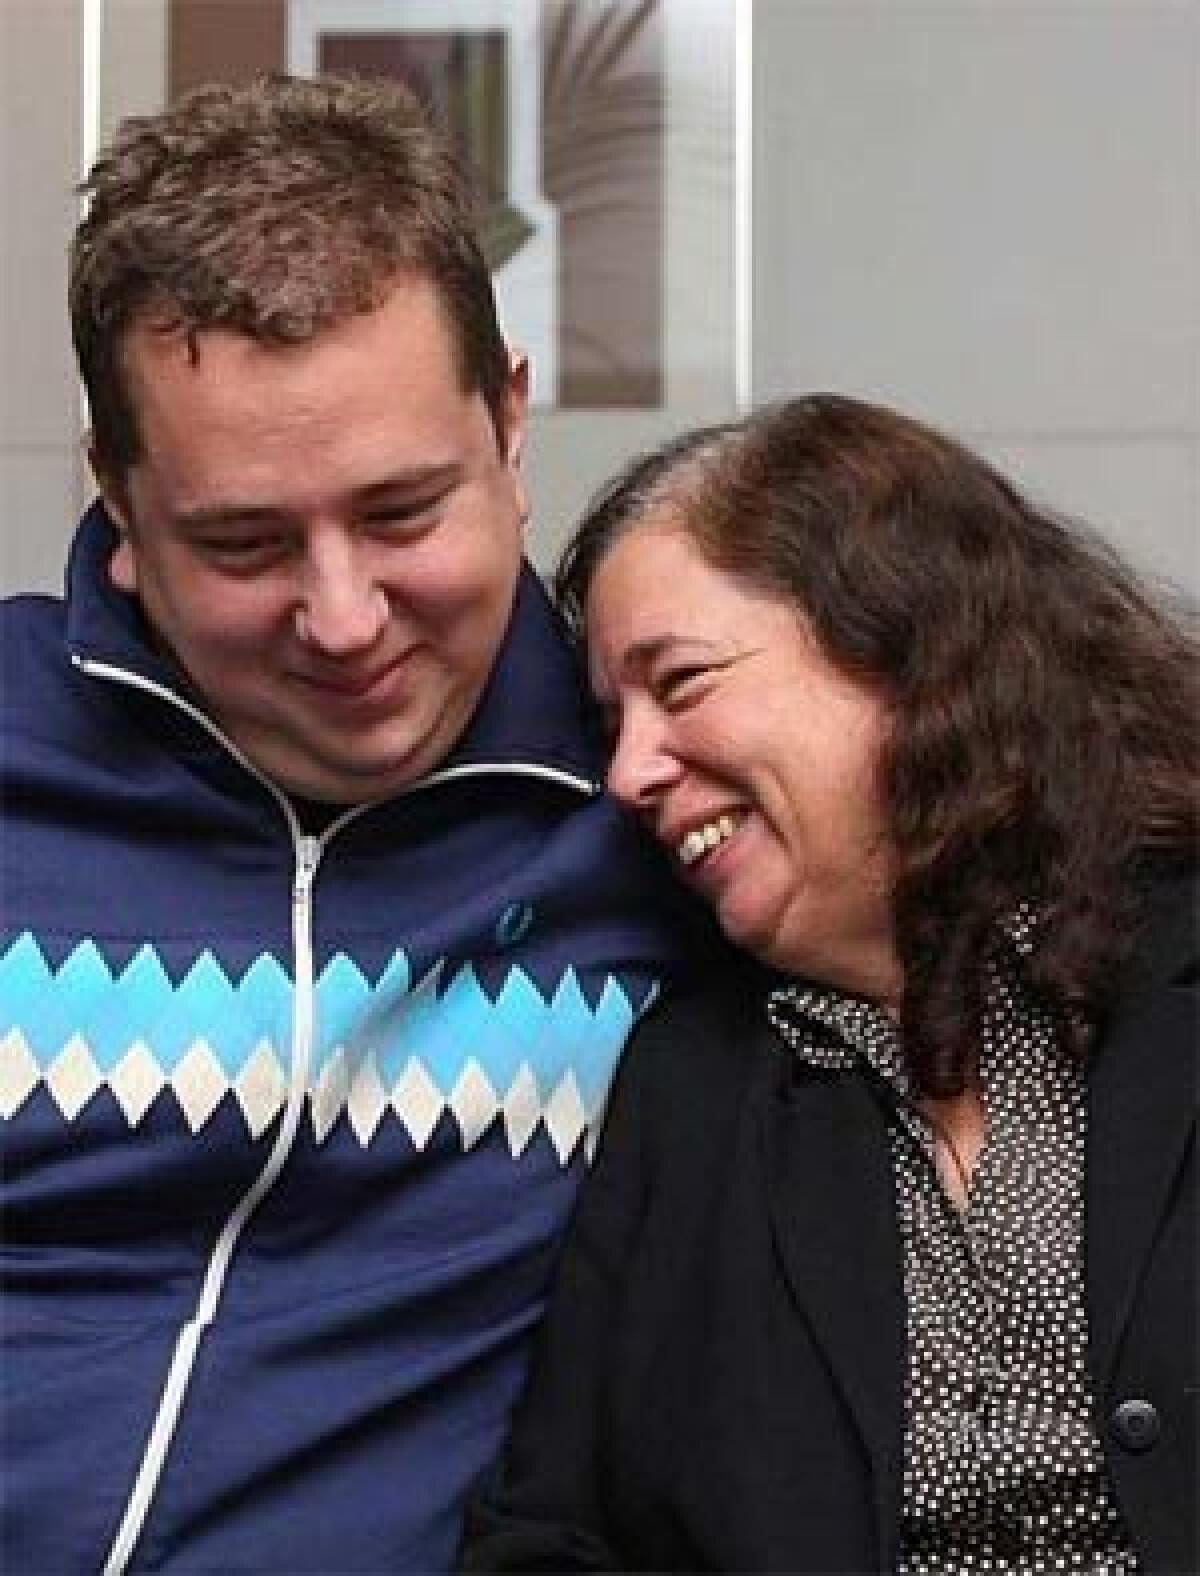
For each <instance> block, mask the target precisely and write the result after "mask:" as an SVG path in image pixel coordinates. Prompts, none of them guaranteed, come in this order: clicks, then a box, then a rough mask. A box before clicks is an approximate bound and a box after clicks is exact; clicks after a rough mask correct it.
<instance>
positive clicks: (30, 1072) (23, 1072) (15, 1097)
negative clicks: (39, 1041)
mask: <svg viewBox="0 0 1200 1576" xmlns="http://www.w3.org/2000/svg"><path fill="white" fill-rule="evenodd" d="M41 1076H42V1070H41V1068H40V1067H39V1066H38V1064H37V1062H36V1061H35V1059H34V1056H33V1052H32V1051H31V1050H30V1049H29V1046H28V1045H27V1044H26V1042H25V1036H24V1035H23V1034H22V1033H21V1031H20V1029H10V1030H9V1031H8V1033H7V1034H6V1035H5V1036H4V1038H3V1039H2V1040H0V1116H2V1117H4V1119H5V1121H7V1120H8V1118H9V1117H11V1116H15V1114H16V1113H17V1112H18V1111H19V1110H20V1109H21V1107H22V1106H23V1105H24V1104H25V1102H26V1100H28V1098H29V1096H30V1095H31V1094H32V1093H33V1090H34V1087H35V1085H36V1084H37V1083H38V1080H39V1079H40V1078H41Z"/></svg>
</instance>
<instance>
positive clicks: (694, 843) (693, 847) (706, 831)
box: [677, 815, 733, 865]
mask: <svg viewBox="0 0 1200 1576" xmlns="http://www.w3.org/2000/svg"><path fill="white" fill-rule="evenodd" d="M732 836H733V817H732V816H731V815H720V816H718V817H717V819H716V820H715V821H708V822H706V823H705V825H704V826H697V827H696V828H694V830H692V831H690V832H689V833H688V835H687V836H686V837H685V838H684V840H683V842H682V843H680V845H679V848H678V849H677V853H678V855H679V862H680V864H682V865H694V864H695V863H696V861H697V859H699V858H701V857H702V856H703V855H704V854H709V853H711V852H712V850H713V849H714V848H719V847H720V845H721V844H722V843H724V842H727V841H728V840H729V838H731V837H732Z"/></svg>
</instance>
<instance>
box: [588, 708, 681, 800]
mask: <svg viewBox="0 0 1200 1576" xmlns="http://www.w3.org/2000/svg"><path fill="white" fill-rule="evenodd" d="M678 777H679V762H678V761H677V759H676V758H675V756H674V755H673V754H672V753H671V751H670V749H669V748H668V741H667V738H666V736H665V733H664V730H663V728H662V726H661V724H660V723H658V722H656V721H655V720H653V719H651V718H642V719H635V718H632V717H628V716H627V717H626V718H625V719H624V720H623V721H622V723H621V727H620V730H619V732H618V734H617V740H616V745H615V746H614V749H613V753H612V759H611V760H610V761H609V764H608V774H607V777H606V779H605V783H606V786H607V788H608V791H609V793H610V794H611V795H612V796H613V798H614V799H616V800H618V801H619V802H620V803H621V804H623V805H625V806H626V808H627V809H630V810H639V811H643V812H644V811H648V810H651V809H653V808H654V806H655V805H656V804H657V802H658V800H659V798H660V797H661V795H662V793H663V791H664V789H666V788H668V787H669V786H670V785H671V784H672V783H673V782H675V781H676V780H677V779H678Z"/></svg>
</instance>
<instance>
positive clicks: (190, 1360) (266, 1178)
mask: <svg viewBox="0 0 1200 1576" xmlns="http://www.w3.org/2000/svg"><path fill="white" fill-rule="evenodd" d="M287 814H288V819H289V822H290V824H291V828H292V837H293V842H294V846H295V853H296V865H295V877H294V880H293V884H292V952H293V958H294V962H295V990H294V994H293V999H292V1050H291V1058H290V1070H289V1076H288V1093H287V1103H286V1104H285V1106H284V1111H283V1120H282V1121H281V1122H280V1124H279V1130H278V1132H277V1133H276V1134H275V1142H274V1143H273V1144H272V1145H271V1152H270V1154H269V1155H268V1156H267V1160H266V1164H265V1165H264V1166H263V1168H262V1170H261V1171H260V1172H259V1174H258V1177H257V1178H256V1179H255V1181H254V1183H253V1184H252V1185H251V1186H250V1188H249V1189H248V1190H247V1191H246V1192H245V1193H244V1194H243V1195H242V1198H241V1200H240V1202H239V1203H238V1205H237V1208H236V1209H235V1210H234V1211H233V1213H232V1214H231V1215H230V1216H229V1218H228V1219H227V1220H226V1222H225V1224H224V1226H223V1227H222V1228H221V1231H220V1233H219V1234H218V1236H217V1240H216V1242H215V1243H214V1244H213V1249H212V1252H211V1254H210V1255H209V1260H208V1268H207V1269H206V1270H205V1273H204V1279H203V1281H202V1282H201V1286H200V1296H199V1298H198V1300H197V1302H196V1307H195V1310H194V1312H193V1313H192V1316H191V1318H189V1319H188V1320H187V1321H186V1323H185V1324H184V1325H183V1326H182V1327H181V1329H180V1331H179V1335H178V1337H177V1339H176V1342H175V1350H174V1352H173V1354H172V1356H171V1366H170V1368H169V1369H168V1371H167V1380H166V1383H165V1385H164V1386H163V1391H162V1395H161V1396H160V1398H159V1404H158V1410H157V1412H156V1413H155V1417H154V1423H153V1425H152V1427H151V1429H150V1437H149V1439H148V1440H147V1441H146V1448H145V1450H144V1451H143V1453H142V1459H141V1462H140V1464H139V1466H138V1471H137V1476H136V1477H135V1478H134V1482H133V1489H132V1490H131V1492H130V1495H129V1499H128V1500H127V1501H126V1505H125V1511H124V1514H123V1516H122V1517H121V1522H120V1525H119V1526H118V1528H117V1533H116V1536H115V1538H114V1539H113V1543H112V1547H111V1548H110V1549H109V1552H108V1558H107V1559H106V1560H105V1562H104V1568H103V1572H104V1576H121V1573H122V1572H124V1571H125V1569H126V1568H127V1566H128V1564H129V1560H130V1557H131V1556H132V1554H133V1551H134V1548H135V1547H136V1545H137V1541H138V1538H139V1537H140V1535H141V1532H142V1528H143V1527H144V1526H145V1523H146V1517H147V1516H148V1515H149V1513H150V1506H151V1504H152V1503H153V1499H154V1493H155V1490H156V1489H157V1487H158V1484H159V1480H160V1479H161V1477H162V1472H163V1468H164V1466H165V1465H166V1460H167V1454H168V1452H169V1450H170V1447H171V1441H172V1439H173V1438H174V1435H175V1429H176V1427H177V1425H178V1422H179V1416H180V1413H181V1411H182V1409H183V1402H184V1397H185V1396H186V1394H187V1387H188V1382H189V1380H190V1379H191V1376H192V1371H193V1369H194V1367H195V1363H196V1357H197V1355H198V1353H199V1350H200V1339H201V1337H202V1336H203V1334H204V1332H205V1330H207V1329H208V1327H209V1325H211V1324H212V1322H213V1320H214V1319H215V1318H216V1314H217V1308H218V1305H219V1303H220V1300H221V1293H222V1291H223V1290H224V1287H225V1280H226V1277H227V1275H228V1272H229V1266H230V1263H231V1262H232V1259H233V1254H234V1250H235V1249H236V1247H237V1244H238V1240H239V1238H240V1237H241V1235H242V1232H243V1231H244V1230H245V1228H246V1226H247V1225H248V1223H249V1221H250V1219H251V1217H252V1216H253V1214H254V1212H255V1210H257V1209H258V1207H259V1205H260V1204H261V1203H262V1201H263V1200H264V1199H265V1198H266V1196H267V1194H268V1193H269V1192H270V1191H271V1189H272V1188H273V1187H274V1186H275V1183H276V1182H277V1180H278V1179H279V1174H280V1172H281V1171H282V1170H283V1167H284V1163H285V1162H286V1160H287V1158H288V1155H289V1154H290V1153H291V1150H292V1146H293V1144H294V1143H295V1141H296V1134H297V1133H298V1131H299V1129H300V1121H301V1117H302V1116H303V1113H304V1100H305V1096H306V1095H307V1093H308V1076H309V1069H310V1067H311V1066H312V1052H313V1038H314V1027H315V1020H316V1011H315V994H316V992H315V984H314V979H313V945H312V888H313V881H314V879H315V877H316V873H317V866H318V864H319V863H320V859H321V853H322V848H323V844H322V841H321V839H319V838H316V837H309V836H306V835H305V834H304V833H302V832H301V831H300V828H299V825H298V823H297V822H296V819H295V815H294V813H293V811H292V809H291V806H290V805H289V806H287ZM342 819H343V821H344V820H345V817H343V818H342ZM331 830H332V828H331Z"/></svg>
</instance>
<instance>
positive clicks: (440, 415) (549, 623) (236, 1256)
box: [0, 80, 672, 1576]
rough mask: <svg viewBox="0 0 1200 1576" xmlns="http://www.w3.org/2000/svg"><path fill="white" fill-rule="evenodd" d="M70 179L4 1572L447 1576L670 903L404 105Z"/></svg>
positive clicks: (382, 92)
mask: <svg viewBox="0 0 1200 1576" xmlns="http://www.w3.org/2000/svg"><path fill="white" fill-rule="evenodd" d="M88 184H89V190H90V194H91V207H90V209H89V212H88V215H87V217H86V218H85V219H84V221H83V222H82V223H81V225H80V227H79V230H78V233H77V235H76V238H75V244H74V248H73V253H72V262H71V282H70V298H71V313H72V323H73V331H74V338H75V345H76V349H77V353H78V357H79V362H80V367H81V371H82V375H83V379H84V382H85V385H86V387H87V392H88V396H89V399H90V403H91V411H92V418H93V423H94V431H93V434H92V439H91V458H92V463H93V468H94V471H95V475H96V478H97V482H98V486H99V492H100V495H101V502H100V503H98V504H97V505H96V506H95V507H93V508H92V509H91V510H89V512H88V513H87V514H86V515H85V517H84V519H83V521H82V523H81V525H80V527H79V531H78V534H77V537H76V539H75V542H74V545H73V548H72V552H71V559H70V564H69V569H68V588H67V596H66V600H65V603H59V602H57V601H54V600H51V599H48V598H40V597H18V598H15V599H13V601H12V602H11V603H9V604H8V605H7V606H6V608H5V611H4V615H3V641H4V645H3V656H2V661H3V670H2V671H3V678H4V685H3V693H4V730H5V731H4V737H3V743H2V746H0V751H2V754H0V763H2V767H3V792H4V806H5V831H4V838H3V869H2V871H0V894H2V899H3V901H2V919H3V933H2V936H0V1111H2V1113H3V1116H4V1118H5V1120H4V1122H3V1138H4V1152H3V1173H2V1174H3V1178H4V1195H5V1211H6V1225H5V1231H6V1256H5V1263H6V1272H5V1305H4V1315H3V1335H4V1339H5V1343H6V1347H7V1350H6V1353H5V1357H4V1363H3V1377H2V1380H0V1386H2V1393H3V1417H2V1427H3V1442H4V1450H5V1461H4V1489H3V1500H4V1503H3V1519H2V1527H3V1540H2V1543H0V1556H2V1559H0V1563H3V1565H4V1568H5V1569H6V1570H11V1571H14V1572H16V1571H20V1572H22V1573H28V1572H35V1571H46V1572H55V1573H58V1576H62V1573H68V1572H75V1571H81V1572H82V1571H89V1572H93V1571H96V1570H97V1569H103V1570H105V1571H106V1572H118V1571H124V1570H127V1569H128V1570H136V1569H146V1570H163V1571H172V1572H190V1571H206V1572H217V1571H220V1572H223V1573H226V1572H236V1571H273V1572H289V1573H290V1572H316V1571H321V1572H350V1571H385V1570H386V1571H391V1572H396V1571H402V1570H437V1569H442V1568H445V1567H446V1566H447V1564H448V1563H449V1562H450V1560H451V1559H452V1557H453V1552H454V1549H455V1546H456V1542H457V1537H458V1529H459V1511H460V1506H461V1502H462V1499H463V1497H464V1495H465V1493H466V1491H467V1489H468V1486H469V1485H470V1484H471V1482H472V1480H473V1479H474V1478H475V1477H476V1476H477V1475H478V1474H479V1472H480V1471H481V1469H482V1468H483V1467H484V1466H485V1465H486V1463H487V1462H488V1461H489V1460H490V1459H491V1457H492V1456H493V1454H494V1453H495V1452H496V1450H497V1448H498V1446H499V1444H500V1441H501V1437H502V1434H503V1431H504V1426H505V1421H506V1417H507V1414H508V1410H509V1407H510V1403H511V1402H512V1400H513V1397H514V1395H515V1393H516V1391H517V1389H518V1387H519V1385H520V1382H521V1379H522V1376H523V1373H524V1364H525V1359H526V1348H527V1345H528V1342H529V1339H530V1336H531V1334H532V1331H533V1329H534V1327H535V1325H536V1322H537V1319H538V1317H539V1314H540V1312H541V1307H542V1301H543V1294H544V1288H545V1285H546V1280H547V1276H548V1273H549V1270H550V1268H551V1263H552V1257H553V1250H554V1247H555V1244H556V1242H557V1239H558V1237H559V1234H560V1231H561V1228H562V1227H563V1225H564V1222H565V1220H566V1217H567V1214H568V1211H569V1208H570V1204H571V1201H572V1197H573V1194H574V1190H575V1187H576V1184H577V1181H578V1176H579V1171H580V1168H581V1165H582V1163H583V1162H582V1152H583V1151H584V1150H585V1149H586V1148H587V1147H588V1144H589V1142H590V1139H591V1137H592V1136H593V1134H594V1129H595V1126H596V1124H597V1120H598V1117H599V1114H600V1110H601V1107H602V1103H603V1099H604V1095H605V1092H606V1090H607V1086H608V1082H609V1079H610V1076H611V1073H612V1070H613V1065H614V1063H615V1060H616V1058H617V1055H618V1053H619V1051H620V1048H621V1045H622V1044H623V1042H624V1039H625V1037H626V1035H627V1033H628V1030H629V1028H630V1025H631V1023H632V1021H633V1020H634V1018H635V1017H636V1016H637V1014H638V1013H639V1012H640V1010H641V1009H642V1007H643V1006H644V1005H645V1004H646V1002H647V1000H648V999H649V997H650V996H651V994H652V993H653V991H654V988H655V984H656V981H657V979H658V978H659V976H660V975H661V973H662V965H663V960H664V958H665V957H666V956H667V952H668V945H667V940H666V936H667V931H668V926H669V925H670V924H671V923H672V916H671V914H670V913H669V912H668V910H667V909H666V907H665V906H664V905H665V903H666V902H668V901H670V899H669V898H664V899H663V901H660V900H659V896H658V885H657V881H656V879H655V876H654V872H653V871H652V869H651V868H650V867H649V866H648V865H647V864H646V858H647V857H648V856H647V855H645V854H644V853H643V851H642V850H641V848H640V845H638V844H637V843H636V842H635V841H634V839H633V836H632V834H631V833H630V832H629V831H627V830H626V828H625V827H624V826H623V825H622V823H621V822H620V820H619V819H618V817H617V816H616V814H615V812H614V811H613V810H612V808H611V807H610V806H609V805H608V804H607V803H606V802H605V801H604V800H603V799H602V798H600V797H599V796H598V793H597V790H596V786H595V779H596V777H597V775H598V766H599V763H598V762H597V760H596V758H595V755H594V752H593V747H592V744H591V742H590V729H589V726H588V718H587V715H586V713H585V711H584V708H583V703H582V700H581V692H580V687H579V682H578V678H577V674H576V670H575V667H574V665H573V663H572V661H571V658H570V656H569V654H568V652H567V651H566V649H565V647H564V644H563V640H562V637H561V635H560V633H559V628H558V625H557V624H556V623H555V621H554V620H553V617H552V615H551V613H550V610H549V608H548V607H547V606H546V604H545V601H544V598H543V595H542V592H541V590H540V588H539V586H538V584H537V582H536V579H535V578H534V576H533V575H532V573H531V572H530V571H529V570H528V569H527V568H523V567H522V559H521V529H522V523H523V521H524V519H525V516H526V512H527V504H526V496H525V488H524V483H523V481H522V479H521V471H520V461H521V448H522V443H523V439H524V433H525V406H526V385H527V369H526V365H525V362H524V360H523V358H522V357H521V356H519V355H516V354H512V353H510V352H509V350H508V349H507V348H506V346H505V344H504V341H503V340H502V338H501V336H500V333H499V331H498V328H497V323H496V317H495V309H494V304H493V299H492V292H491V287H490V282H489V279H488V275H487V271H486V268H485V266H484V264H483V261H482V259H481V256H480V253H479V251H478V248H477V245H476V242H475V240H474V238H473V234H472V231H471V225H470V216H469V213H468V209H467V199H466V197H465V195H464V188H463V186H462V185H461V184H460V178H459V176H458V174H457V172H456V169H455V166H454V164H453V161H452V159H451V158H450V157H449V155H448V153H447V151H446V149H445V147H444V146H443V144H442V142H441V141H440V139H439V138H438V137H437V136H435V135H434V134H433V133H432V132H431V131H430V130H429V128H428V127H427V125H426V124H425V122H424V121H423V119H422V118H421V115H420V113H419V111H418V110H417V109H416V107H415V106H414V104H413V102H412V100H411V99H410V98H409V97H408V96H407V95H406V94H405V93H404V92H403V90H401V89H399V88H397V87H389V86H386V85H382V84H365V83H357V84H356V83H348V82H344V83H338V82H334V81H324V82H296V81H292V82H289V81H285V80H273V81H270V82H258V83H256V84H254V85H252V86H250V87H248V88H244V89H236V90H233V89H224V88H214V89H205V90H201V91H200V92H198V93H197V94H194V95H192V96H190V97H189V98H188V99H186V100H184V101H181V102H179V103H178V104H176V105H175V106H174V107H172V108H170V109H168V110H167V111H166V112H165V113H163V114H161V115H158V116H154V117H150V118H148V119H143V120H133V121H130V122H127V123H126V124H125V125H124V127H123V128H122V129H121V131H120V132H119V134H118V136H117V138H116V141H115V143H114V145H113V147H112V148H111V149H110V150H109V151H108V152H107V153H106V154H105V155H104V156H103V157H102V158H101V159H100V160H99V161H98V163H97V165H96V167H95V169H94V171H93V172H92V175H91V178H90V181H89V183H88ZM17 528H20V529H30V528H33V527H32V523H31V522H12V521H10V522H7V523H6V529H9V530H12V529H17Z"/></svg>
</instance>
